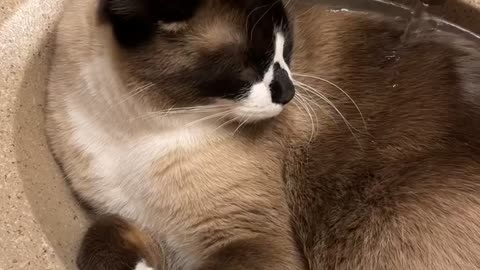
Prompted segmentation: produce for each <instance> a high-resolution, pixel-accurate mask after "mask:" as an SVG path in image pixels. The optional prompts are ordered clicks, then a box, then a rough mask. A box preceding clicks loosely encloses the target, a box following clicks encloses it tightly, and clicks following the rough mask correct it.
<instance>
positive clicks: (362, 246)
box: [285, 9, 480, 269]
mask: <svg viewBox="0 0 480 270" xmlns="http://www.w3.org/2000/svg"><path fill="white" fill-rule="evenodd" d="M320 14H321V15H320ZM319 15H320V17H319ZM298 21H299V25H297V29H299V33H298V36H297V40H300V43H299V44H298V47H297V49H296V52H297V55H296V56H295V64H294V67H293V71H294V72H297V73H307V74H313V75H315V76H320V77H322V78H328V79H329V80H331V81H333V82H335V83H337V84H338V85H340V86H341V87H342V88H343V89H345V91H347V92H348V93H349V95H350V96H351V97H352V99H354V100H355V101H356V103H357V104H358V106H359V108H360V109H361V111H362V113H363V117H364V118H365V120H366V125H367V129H365V128H364V127H363V124H362V120H361V117H360V115H359V113H358V112H357V111H356V108H355V107H354V106H353V105H352V103H351V102H350V101H349V100H348V99H347V98H346V97H345V96H344V95H342V94H341V93H340V92H339V91H338V89H335V88H334V87H332V86H329V85H328V84H325V83H323V82H319V81H317V80H315V79H311V78H305V77H297V80H300V81H302V82H305V83H306V84H309V85H313V86H314V87H315V88H320V89H321V93H323V94H324V95H326V96H327V97H330V98H331V99H332V101H333V102H334V104H335V105H336V106H337V107H338V109H339V110H340V111H341V112H342V113H343V114H344V115H345V116H346V118H347V119H348V121H349V122H350V123H352V125H353V126H354V127H355V128H356V129H357V130H358V131H359V132H356V131H354V133H355V136H356V139H355V138H354V136H352V134H351V133H350V131H349V130H348V129H347V128H346V127H345V125H344V124H343V123H342V120H341V118H339V117H338V114H336V113H335V112H334V111H332V109H331V108H328V107H327V106H324V105H322V107H323V109H326V110H328V111H329V113H331V114H332V115H334V117H335V118H336V122H337V125H335V124H334V123H333V122H332V121H328V120H327V122H322V123H319V125H321V126H320V127H319V128H320V132H318V133H317V134H316V140H315V142H314V143H312V144H311V145H309V146H308V147H307V148H305V149H296V150H294V153H295V154H294V155H292V156H291V161H290V163H287V166H288V167H287V168H288V169H287V175H286V177H285V179H286V181H287V193H288V194H289V195H290V196H289V201H290V206H291V208H292V212H293V213H294V220H295V224H296V225H295V227H296V229H297V233H298V235H299V237H300V239H301V242H302V243H303V244H304V252H305V255H306V257H307V259H308V262H309V268H310V269H477V268H478V267H479V266H480V241H479V240H480V226H479V225H478V221H479V220H480V216H479V215H478V214H477V213H479V210H480V200H479V198H480V197H479V194H480V169H479V168H480V164H479V162H478V161H479V160H480V159H479V154H480V152H479V150H480V148H479V146H480V140H479V134H480V133H479V132H480V125H479V124H480V122H479V120H480V118H479V116H480V114H479V109H480V103H478V99H476V97H474V96H469V94H468V92H475V91H479V90H480V69H478V67H480V53H479V51H478V50H477V49H473V48H475V45H474V44H468V42H465V43H464V42H462V41H460V40H458V41H455V38H456V39H458V37H451V36H448V35H446V34H439V35H438V36H436V34H433V36H432V35H429V34H426V35H424V36H418V37H414V38H412V39H410V40H409V41H408V42H406V43H404V44H402V43H401V42H400V36H401V35H402V31H401V29H398V27H397V26H396V25H394V24H391V23H388V22H384V21H379V20H377V19H375V18H368V17H364V16H360V15H352V14H332V13H323V12H321V11H319V10H318V9H313V10H310V11H308V12H306V13H304V15H303V16H301V18H299V20H298ZM443 35H445V36H443ZM460 43H463V44H461V45H460V46H458V47H455V45H459V44H460ZM477 48H478V47H477ZM309 59H315V63H318V64H316V65H311V64H310V63H312V62H311V61H309ZM459 71H461V73H459ZM467 86H468V87H470V89H466V88H468V87H467ZM319 103H323V102H322V101H319ZM298 164H301V166H300V167H298Z"/></svg>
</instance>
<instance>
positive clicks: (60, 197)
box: [0, 0, 480, 270]
mask: <svg viewBox="0 0 480 270" xmlns="http://www.w3.org/2000/svg"><path fill="white" fill-rule="evenodd" d="M292 1H304V2H308V3H315V2H321V3H325V4H330V5H335V6H336V7H338V8H343V7H348V8H352V9H377V10H378V11H380V12H384V13H389V12H393V13H398V12H403V13H404V14H408V12H407V11H405V10H403V11H401V10H400V9H401V8H402V7H412V6H413V5H414V4H415V1H413V0H412V1H409V0H398V1H396V2H393V3H394V4H396V5H397V7H392V6H391V5H390V6H388V5H385V4H379V3H377V2H373V1H368V0H350V1H348V0H317V1H314V0H292ZM382 2H384V3H386V2H389V3H390V1H382ZM475 7H477V8H475ZM62 8H63V0H2V1H1V2H0V97H1V98H0V121H1V122H0V221H1V226H0V239H1V241H0V250H2V251H1V252H0V269H15V270H17V269H35V270H39V269H48V270H50V269H55V270H56V269H75V266H74V258H75V253H76V250H77V248H78V246H79V243H80V240H81V236H82V234H83V232H84V231H85V229H86V228H87V226H88V224H89V219H88V216H87V215H86V214H85V213H84V212H83V211H82V209H81V208H80V207H79V206H78V204H77V202H76V201H75V199H74V198H73V196H72V194H71V193H70V191H69V188H68V186H67V184H66V182H65V181H64V179H63V176H62V173H61V171H60V169H59V168H58V166H57V165H56V163H55V161H54V159H53V157H52V156H51V154H50V152H49V150H48V146H47V141H46V138H45V135H44V131H43V128H44V127H43V124H44V118H43V114H44V108H45V106H44V104H45V89H46V86H47V74H48V70H49V63H50V58H51V55H52V51H53V38H54V35H53V32H54V30H55V25H56V23H57V21H58V19H59V16H60V15H61V12H62ZM429 11H430V12H431V13H432V14H434V15H436V16H439V17H440V18H443V19H445V20H447V21H449V22H453V23H455V24H458V25H460V26H462V27H464V28H467V29H469V30H471V31H473V32H475V33H479V34H480V0H469V1H467V0H464V1H454V0H450V1H447V3H446V4H445V5H444V6H441V7H437V6H434V7H431V8H430V10H429ZM393 13H392V14H393Z"/></svg>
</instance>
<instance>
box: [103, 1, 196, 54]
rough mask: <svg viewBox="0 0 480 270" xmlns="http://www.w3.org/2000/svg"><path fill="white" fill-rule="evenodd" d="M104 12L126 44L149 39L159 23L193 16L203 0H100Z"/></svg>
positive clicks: (117, 34)
mask: <svg viewBox="0 0 480 270" xmlns="http://www.w3.org/2000/svg"><path fill="white" fill-rule="evenodd" d="M100 1H101V2H100V5H99V8H100V10H99V11H100V16H101V18H102V19H106V20H108V21H109V23H111V24H112V26H113V30H114V33H115V36H116V37H117V39H118V40H119V42H120V43H121V44H122V45H125V46H132V45H136V44H138V43H140V42H143V41H146V40H148V39H149V38H150V37H151V36H152V34H153V33H154V31H155V29H156V27H157V23H158V22H164V23H171V22H180V21H185V20H188V19H190V18H191V17H192V16H193V15H194V14H195V11H196V9H197V8H198V6H199V4H200V1H201V0H175V1H174V0H100Z"/></svg>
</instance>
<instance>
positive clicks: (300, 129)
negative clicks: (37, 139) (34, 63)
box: [46, 0, 480, 270]
mask: <svg viewBox="0 0 480 270" xmlns="http://www.w3.org/2000/svg"><path fill="white" fill-rule="evenodd" d="M403 28H404V25H401V24H399V22H398V21H395V20H390V19H388V18H385V17H382V16H377V15H373V14H365V13H355V12H348V13H347V12H331V11H329V10H327V9H325V7H322V6H321V5H316V4H306V3H302V2H301V1H293V2H291V3H290V2H282V1H276V0H235V1H234V0H179V1H166V0H82V1H80V0H73V1H70V2H69V3H68V4H66V10H65V14H64V16H63V19H62V20H61V22H60V25H59V28H58V36H57V41H56V53H55V57H54V59H53V65H52V71H51V76H50V84H49V90H48V106H47V115H46V118H47V134H48V136H49V142H50V146H51V149H52V152H53V153H54V156H55V158H56V159H57V160H58V162H59V164H60V165H61V166H62V168H63V170H64V172H65V174H66V176H67V178H68V179H69V183H70V185H71V187H72V190H73V191H74V193H75V194H76V195H77V196H78V197H79V198H80V200H81V201H82V202H84V203H86V204H87V205H89V206H90V207H91V208H92V209H94V210H95V211H96V212H97V213H98V214H99V215H100V216H101V218H99V219H98V221H96V222H95V223H94V224H93V225H92V227H91V228H90V229H89V231H88V232H87V234H86V236H85V238H84V241H83V243H82V246H81V249H80V253H79V255H78V259H77V263H78V266H79V268H80V269H82V270H83V269H89V270H96V269H110V270H123V269H137V270H140V269H173V270H176V269H188V270H190V269H218V270H220V269H222V270H242V269H262V270H268V269H271V270H274V269H275V270H278V269H286V270H300V269H315V270H317V269H322V270H323V269H365V270H372V269H478V268H479V267H480V148H479V146H480V89H479V85H480V52H479V49H478V44H475V43H474V42H473V41H470V40H467V39H465V38H462V37H460V36H456V35H453V34H448V33H444V32H439V31H433V32H428V33H425V34H422V35H418V36H413V37H410V38H409V39H408V40H406V41H404V42H401V41H402V34H403V31H402V29H403Z"/></svg>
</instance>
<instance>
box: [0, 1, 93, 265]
mask: <svg viewBox="0 0 480 270" xmlns="http://www.w3.org/2000/svg"><path fill="white" fill-rule="evenodd" d="M61 10H62V0H1V1H0V269H1V270H7V269H13V270H20V269H32V270H33V269H35V270H44V269H45V270H50V269H74V268H73V264H72V263H71V258H67V256H68V255H67V254H71V251H70V250H69V249H72V248H74V247H75V246H76V245H75V243H76V242H78V239H76V237H78V236H79V235H80V231H81V229H82V228H83V227H85V225H84V224H85V219H84V218H83V216H82V214H81V212H80V211H78V209H77V208H76V206H75V204H74V203H73V202H72V200H71V199H70V197H69V193H68V190H67V189H66V187H65V185H64V184H63V180H62V178H61V177H60V174H59V173H58V171H57V169H56V166H55V165H54V162H53V160H52V158H51V156H50V155H49V152H48V150H47V148H46V141H45V137H44V135H43V127H42V123H43V113H42V109H43V99H44V95H43V94H44V89H45V84H46V74H47V71H48V69H47V67H48V65H47V64H48V58H49V56H50V53H51V48H50V46H49V43H50V41H51V37H52V35H51V33H52V31H53V29H54V24H55V22H56V21H57V18H58V16H59V15H60V12H61ZM66 220H71V222H65V221H66ZM68 257H71V256H68Z"/></svg>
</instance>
